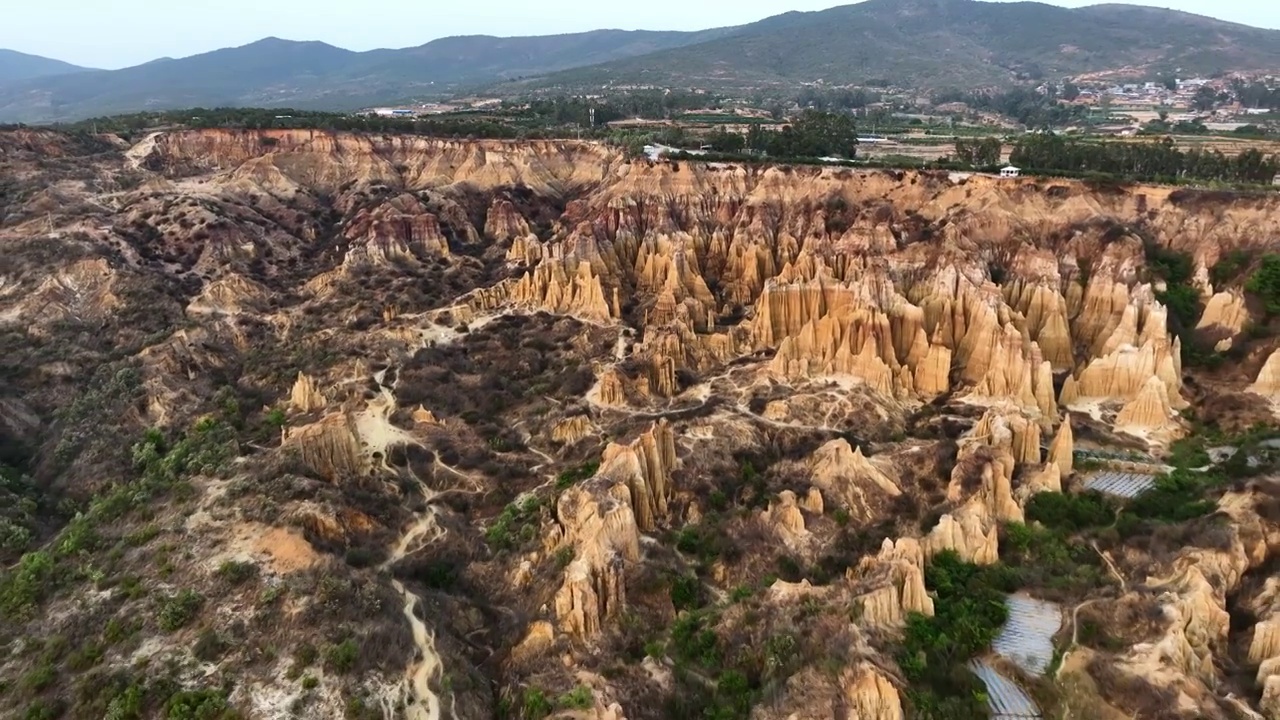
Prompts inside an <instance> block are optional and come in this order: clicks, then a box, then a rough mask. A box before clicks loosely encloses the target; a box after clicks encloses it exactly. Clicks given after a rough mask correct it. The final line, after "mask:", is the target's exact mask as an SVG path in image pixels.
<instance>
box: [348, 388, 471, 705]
mask: <svg viewBox="0 0 1280 720" xmlns="http://www.w3.org/2000/svg"><path fill="white" fill-rule="evenodd" d="M387 373H388V371H387V370H380V371H378V372H377V373H374V376H373V379H374V381H375V382H377V384H378V390H379V393H378V397H377V398H375V399H374V400H372V401H370V403H369V406H368V408H367V409H365V411H364V412H362V413H360V414H359V415H358V416H357V418H356V429H357V431H358V432H359V434H360V437H361V439H362V440H363V441H364V443H365V450H366V452H368V453H370V455H371V456H372V457H371V459H373V460H374V461H379V462H380V464H381V467H382V468H383V469H386V470H390V469H391V467H390V465H388V464H387V448H389V447H391V446H393V445H420V444H421V443H419V442H418V440H417V439H415V438H414V437H413V436H411V435H410V434H409V433H407V432H405V431H403V430H401V429H400V428H397V427H395V426H394V425H392V424H391V420H390V418H391V416H392V414H394V413H395V411H396V399H395V392H394V390H395V385H396V383H397V382H398V381H399V374H398V373H397V374H396V376H395V377H393V379H392V382H391V385H390V386H388V385H386V379H387ZM436 462H437V464H441V463H440V461H439V459H438V458H437V460H436ZM450 469H451V470H452V468H450ZM410 472H411V473H412V470H410ZM454 472H455V473H456V472H457V471H456V470H454ZM412 474H413V476H414V478H415V479H416V480H417V483H418V489H419V491H420V492H421V493H422V495H423V498H424V499H425V500H426V504H425V506H424V508H423V510H422V512H421V513H419V514H418V516H417V518H416V519H415V520H414V522H413V524H412V525H410V526H409V527H408V528H407V529H406V530H405V531H404V532H403V533H402V534H401V535H400V537H399V539H397V540H396V542H395V544H394V545H393V546H392V547H391V554H390V556H389V557H388V558H387V560H386V562H384V563H382V565H381V566H379V569H380V570H384V571H387V572H388V573H389V572H390V571H391V568H392V567H394V566H395V564H396V563H397V562H399V561H401V560H403V559H404V558H406V557H408V556H410V555H412V554H414V553H416V552H419V551H421V550H423V549H425V548H426V547H427V546H429V545H431V544H432V543H434V542H436V541H438V540H440V539H441V538H443V537H444V536H445V534H446V533H447V530H446V529H445V528H442V527H440V524H439V523H438V522H437V521H436V512H437V511H436V508H435V505H434V504H433V503H432V501H433V500H435V499H436V497H437V495H438V493H437V492H435V491H434V490H432V489H431V487H430V486H429V485H427V484H426V483H425V482H423V481H422V479H421V478H419V477H418V476H417V474H416V473H412ZM458 474H459V475H461V473H458ZM462 477H465V476H462ZM391 586H392V587H393V588H395V591H396V593H398V594H399V595H400V597H401V598H402V599H403V600H404V609H403V612H404V617H405V619H406V620H408V621H409V629H410V632H411V633H412V635H413V645H414V647H415V648H416V652H415V653H414V658H413V660H411V661H410V663H409V665H408V667H406V668H405V672H404V679H403V680H402V681H401V682H400V683H399V684H398V685H396V686H394V687H392V688H389V689H388V693H387V694H386V695H385V696H384V697H383V698H382V712H383V716H384V717H385V718H386V720H441V719H442V717H444V716H443V715H442V714H441V702H440V696H439V695H437V694H436V693H435V691H433V690H432V689H431V682H432V680H435V679H437V678H442V677H443V676H444V663H443V661H442V660H441V658H440V654H439V653H438V652H437V651H436V641H435V635H434V634H433V633H432V632H431V630H430V629H428V628H427V625H426V623H425V622H424V621H423V620H422V619H421V618H419V617H418V606H419V605H421V604H422V598H421V597H420V596H418V595H416V594H414V593H413V592H411V591H410V590H409V589H408V588H406V587H405V586H404V584H403V583H401V582H400V581H399V580H396V579H395V578H394V577H393V578H392V580H391Z"/></svg>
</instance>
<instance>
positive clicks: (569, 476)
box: [556, 462, 600, 490]
mask: <svg viewBox="0 0 1280 720" xmlns="http://www.w3.org/2000/svg"><path fill="white" fill-rule="evenodd" d="M599 470H600V463H595V462H592V463H587V464H586V465H582V466H579V467H576V468H573V469H572V470H565V471H564V472H562V473H560V475H559V476H558V477H557V478H556V489H557V490H567V489H569V488H571V487H573V486H574V485H577V484H578V483H579V482H582V481H583V480H589V479H591V478H593V477H595V476H596V472H597V471H599Z"/></svg>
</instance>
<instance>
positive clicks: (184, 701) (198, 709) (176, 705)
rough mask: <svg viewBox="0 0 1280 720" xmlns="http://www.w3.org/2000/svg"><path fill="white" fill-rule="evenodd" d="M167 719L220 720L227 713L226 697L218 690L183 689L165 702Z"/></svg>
mask: <svg viewBox="0 0 1280 720" xmlns="http://www.w3.org/2000/svg"><path fill="white" fill-rule="evenodd" d="M165 713H166V715H167V717H168V718H169V720H220V719H221V718H225V717H226V716H227V715H228V707H227V698H226V695H224V694H223V693H222V692H221V691H218V690H183V691H180V692H177V693H174V694H173V695H172V696H170V697H169V701H168V702H167V703H165Z"/></svg>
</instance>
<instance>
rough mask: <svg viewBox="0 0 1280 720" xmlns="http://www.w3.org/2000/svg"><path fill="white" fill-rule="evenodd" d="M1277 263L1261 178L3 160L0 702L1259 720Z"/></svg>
mask: <svg viewBox="0 0 1280 720" xmlns="http://www.w3.org/2000/svg"><path fill="white" fill-rule="evenodd" d="M1277 247H1280V197H1278V196H1276V195H1275V194H1271V193H1229V192H1214V191H1206V190H1197V189H1189V188H1182V189H1173V188H1168V187H1159V186H1144V185H1128V186H1126V185H1117V184H1087V183H1083V182H1078V181H1067V180H1052V179H1043V178H1042V179H1034V178H1023V179H1015V180H1000V179H997V178H993V177H988V176H983V175H962V174H947V173H917V172H896V171H856V170H851V169H847V168H820V167H789V166H765V165H759V166H743V165H736V164H727V163H687V162H679V163H675V162H651V161H648V160H644V159H638V160H631V159H628V158H627V157H625V156H624V155H623V154H622V153H620V152H618V151H617V150H615V149H612V148H609V147H606V146H603V145H598V144H592V143H580V142H570V141H532V142H514V141H512V142H507V141H497V140H473V141H467V140H445V139H434V138H427V137H414V136H397V135H373V134H369V135H357V134H343V133H331V132H324V131H289V130H271V131H266V130H264V131H241V130H184V131H173V132H156V133H152V134H149V135H147V136H146V137H145V138H144V139H142V140H141V141H140V142H138V143H136V144H129V143H126V142H124V141H122V140H121V139H119V138H117V137H114V136H91V135H68V134H61V133H58V132H53V131H45V130H32V129H21V130H15V131H6V132H0V252H2V253H3V255H4V257H5V263H4V266H3V269H2V270H0V348H2V349H0V358H2V363H0V472H2V473H3V479H4V482H3V486H2V490H3V493H4V494H5V495H4V499H5V501H6V502H5V503H4V509H3V510H0V530H2V531H3V532H0V541H2V542H0V554H2V555H3V560H4V564H5V567H6V568H7V569H6V570H4V572H3V574H2V575H0V692H2V693H3V702H2V703H0V706H3V708H4V709H3V710H0V715H3V716H4V717H12V718H57V717H66V718H81V717H85V718H87V717H111V718H143V717H168V718H187V717H201V718H230V717H242V718H271V719H274V718H286V717H314V718H343V717H345V718H410V719H411V720H439V719H442V718H454V719H458V720H470V719H472V718H494V717H502V718H544V717H557V718H565V719H569V718H576V719H579V720H583V719H586V720H623V719H624V718H629V719H630V720H649V719H651V720H660V719H663V718H679V717H705V718H754V719H755V720H774V719H777V720H782V719H784V718H820V717H833V718H841V719H852V718H878V719H884V720H890V719H897V718H903V717H915V718H967V717H985V716H986V714H987V712H988V709H987V706H986V703H985V700H984V698H986V697H987V695H986V694H985V693H984V692H983V691H982V687H983V686H982V684H981V683H982V682H987V683H988V685H989V686H991V683H995V682H997V681H1000V682H1003V683H1006V684H1007V687H1008V688H1009V692H1012V693H1014V694H1016V695H1018V697H1020V698H1022V699H1023V700H1025V701H1026V702H1028V703H1032V704H1033V705H1034V706H1037V707H1038V708H1039V709H1040V711H1042V712H1043V713H1044V714H1045V716H1046V717H1059V716H1061V717H1081V716H1084V715H1088V716H1090V717H1096V718H1107V719H1109V718H1130V717H1137V716H1142V717H1168V718H1186V719H1188V720H1190V719H1192V718H1215V719H1222V720H1226V719H1228V718H1241V717H1249V718H1255V717H1267V718H1276V717H1280V665H1278V664H1277V663H1278V660H1277V658H1280V640H1277V627H1280V625H1278V624H1277V623H1280V619H1278V618H1280V615H1277V612H1278V610H1277V609H1278V608H1280V605H1277V595H1276V592H1277V588H1276V580H1275V578H1274V577H1273V575H1274V568H1275V559H1276V557H1277V553H1278V552H1280V487H1277V486H1276V484H1275V482H1274V475H1273V474H1272V472H1273V470H1274V467H1275V462H1276V458H1275V454H1274V452H1273V451H1272V449H1271V446H1270V445H1268V442H1269V440H1270V439H1271V438H1272V437H1274V436H1273V434H1272V430H1273V429H1274V428H1275V427H1276V420H1275V414H1274V413H1275V412H1276V407H1277V405H1276V403H1277V402H1280V352H1277V350H1278V349H1280V341H1277V340H1276V339H1275V336H1274V333H1273V326H1274V323H1273V320H1274V317H1273V316H1274V314H1275V309H1276V308H1277V307H1280V303H1273V300H1274V299H1275V297H1276V293H1274V292H1273V290H1276V289H1280V286H1277V287H1275V288H1273V287H1272V285H1271V284H1269V282H1268V280H1267V279H1268V278H1270V277H1271V276H1272V274H1273V273H1274V272H1275V271H1277V270H1278V269H1280V265H1275V264H1274V262H1273V261H1274V260H1275V257H1274V256H1272V255H1270V254H1269V253H1271V252H1274V251H1275V250H1276V249H1277ZM1102 471H1110V472H1123V473H1127V474H1129V475H1137V476H1149V479H1150V481H1151V483H1152V484H1151V485H1150V486H1149V487H1150V489H1149V490H1148V491H1147V493H1146V494H1144V495H1140V496H1138V497H1137V498H1136V499H1127V500H1126V499H1123V498H1119V497H1115V496H1104V495H1101V494H1098V493H1093V492H1086V491H1085V486H1086V485H1088V486H1089V487H1091V488H1092V487H1095V485H1094V484H1093V483H1095V482H1096V481H1097V479H1098V478H1099V473H1100V472H1102ZM1156 476H1161V479H1159V480H1156V479H1155V478H1156ZM1008 593H1016V595H1015V597H1033V598H1035V599H1036V600H1037V601H1043V602H1046V603H1050V604H1049V605H1048V606H1047V607H1050V608H1051V610H1050V611H1049V614H1050V616H1051V617H1052V619H1053V620H1054V621H1055V623H1056V624H1053V628H1057V629H1056V630H1054V629H1053V628H1050V629H1049V630H1046V631H1044V633H1043V634H1044V637H1043V638H1042V640H1043V645H1044V646H1045V647H1046V648H1047V651H1046V656H1045V657H1044V658H1043V663H1042V664H1037V663H1029V662H1028V661H1027V659H1026V658H1024V657H1022V656H1021V655H1020V654H1019V653H1016V652H1015V653H1013V654H1012V655H1011V654H1010V653H1009V652H1008V651H1002V650H1000V648H1001V647H1004V646H1003V645H1002V644H1001V643H1002V642H1003V641H1004V639H1003V637H1000V638H998V637H997V635H999V633H1000V631H1001V629H1002V628H1003V627H1006V626H1008V627H1013V626H1015V625H1016V624H1017V623H1019V622H1021V621H1022V620H1021V618H1022V617H1023V616H1022V615H1020V614H1019V612H1015V611H1016V610H1017V608H1018V607H1021V606H1018V605H1016V604H1012V605H1010V608H1011V609H1010V610H1008V611H1006V610H1005V609H1004V608H1005V606H1004V604H1003V601H1004V598H1005V595H1006V594H1008ZM1010 602H1011V603H1012V602H1013V601H1010ZM1037 632H1039V631H1037ZM993 642H994V645H993ZM993 647H994V648H995V649H994V650H993V649H992V648H993ZM1037 647H1038V646H1037ZM1039 652H1040V651H1039V650H1036V651H1035V652H1033V653H1032V654H1037V653H1039ZM971 661H972V662H971ZM1028 668H1029V669H1028ZM993 678H994V679H993ZM1000 687H1002V688H1003V687H1005V686H1004V685H1001V686H1000ZM1001 692H1002V693H1003V692H1004V691H1003V690H1002V691H1001ZM991 697H1006V695H1004V694H1000V693H996V692H995V691H994V690H993V691H992V693H991Z"/></svg>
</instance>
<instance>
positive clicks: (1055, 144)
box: [1010, 133, 1280, 185]
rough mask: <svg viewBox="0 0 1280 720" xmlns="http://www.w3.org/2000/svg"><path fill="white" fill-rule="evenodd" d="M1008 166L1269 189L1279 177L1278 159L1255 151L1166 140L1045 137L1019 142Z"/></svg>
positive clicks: (1031, 137) (1026, 138)
mask: <svg viewBox="0 0 1280 720" xmlns="http://www.w3.org/2000/svg"><path fill="white" fill-rule="evenodd" d="M1010 162H1012V163H1013V164H1014V165H1018V166H1020V167H1023V168H1027V169H1030V170H1033V171H1037V170H1038V171H1067V172H1072V173H1102V174H1108V175H1116V176H1121V177H1124V178H1129V179H1133V180H1149V181H1156V182H1176V181H1179V180H1201V181H1219V182H1228V183H1240V184H1253V185H1261V184H1266V185H1270V184H1271V183H1272V181H1273V180H1274V178H1275V177H1276V175H1277V174H1278V173H1280V158H1278V157H1276V156H1274V155H1272V156H1270V157H1268V156H1266V155H1264V154H1263V153H1262V152H1261V151H1258V150H1246V151H1245V152H1242V153H1240V154H1239V155H1236V156H1234V157H1229V156H1226V155H1224V154H1222V153H1221V152H1219V151H1216V150H1214V151H1203V150H1186V151H1182V150H1178V149H1177V148H1176V147H1174V143H1173V140H1172V139H1171V138H1164V139H1163V140H1160V141H1156V142H1149V143H1135V142H1130V143H1122V142H1102V143H1100V142H1083V141H1080V140H1074V139H1068V138H1065V137H1062V136H1061V135H1054V134H1050V133H1045V134H1035V135H1029V136H1026V137H1024V138H1021V139H1020V140H1018V141H1017V143H1015V145H1014V150H1013V154H1012V156H1011V157H1010Z"/></svg>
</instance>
